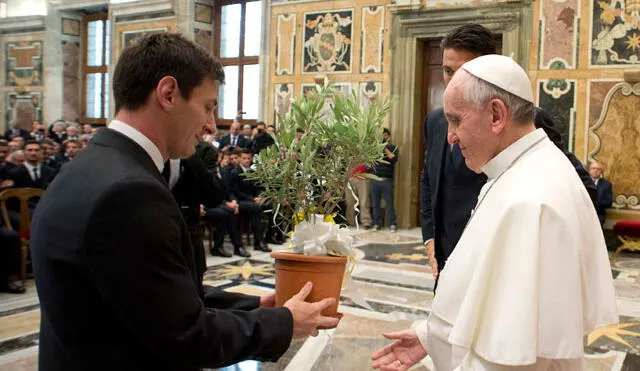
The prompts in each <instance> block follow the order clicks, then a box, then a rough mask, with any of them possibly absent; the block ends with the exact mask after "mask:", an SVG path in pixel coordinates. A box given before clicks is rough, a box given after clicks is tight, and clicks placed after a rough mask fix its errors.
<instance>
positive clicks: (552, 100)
mask: <svg viewBox="0 0 640 371" xmlns="http://www.w3.org/2000/svg"><path fill="white" fill-rule="evenodd" d="M538 105H539V106H540V107H541V108H542V109H544V110H545V111H546V112H547V113H549V114H550V115H551V117H552V118H553V122H554V123H555V128H556V130H557V131H558V133H560V136H561V137H562V140H563V142H564V144H565V149H568V150H569V151H572V150H573V148H574V137H575V118H576V80H565V79H549V80H538Z"/></svg>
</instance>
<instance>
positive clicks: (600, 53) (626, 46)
mask: <svg viewBox="0 0 640 371" xmlns="http://www.w3.org/2000/svg"><path fill="white" fill-rule="evenodd" d="M591 8H592V18H591V37H592V41H591V50H590V52H591V58H590V63H591V65H592V66H601V65H606V66H608V67H612V65H613V66H615V65H619V66H621V67H624V66H628V65H630V64H640V0H593V2H592V4H591Z"/></svg>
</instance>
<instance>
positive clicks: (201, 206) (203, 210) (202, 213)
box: [200, 204, 207, 216]
mask: <svg viewBox="0 0 640 371" xmlns="http://www.w3.org/2000/svg"><path fill="white" fill-rule="evenodd" d="M205 215H207V210H206V209H205V208H204V205H203V204H200V216H205Z"/></svg>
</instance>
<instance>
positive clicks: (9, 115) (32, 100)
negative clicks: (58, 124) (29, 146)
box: [4, 92, 42, 130]
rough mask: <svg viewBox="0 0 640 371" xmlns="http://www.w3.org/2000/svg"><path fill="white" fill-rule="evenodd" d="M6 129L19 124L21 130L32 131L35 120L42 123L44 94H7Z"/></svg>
mask: <svg viewBox="0 0 640 371" xmlns="http://www.w3.org/2000/svg"><path fill="white" fill-rule="evenodd" d="M4 98H5V99H4V101H5V105H4V106H5V117H4V119H5V127H10V125H11V124H12V123H13V122H17V123H18V125H19V127H20V128H23V129H25V130H26V129H28V130H31V123H32V122H33V120H38V121H40V122H42V93H40V92H22V93H18V92H6V93H5V97H4Z"/></svg>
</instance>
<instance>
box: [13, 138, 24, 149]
mask: <svg viewBox="0 0 640 371" xmlns="http://www.w3.org/2000/svg"><path fill="white" fill-rule="evenodd" d="M11 141H12V142H16V143H18V147H20V148H22V147H24V138H23V137H15V138H13V139H12V140H11Z"/></svg>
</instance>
